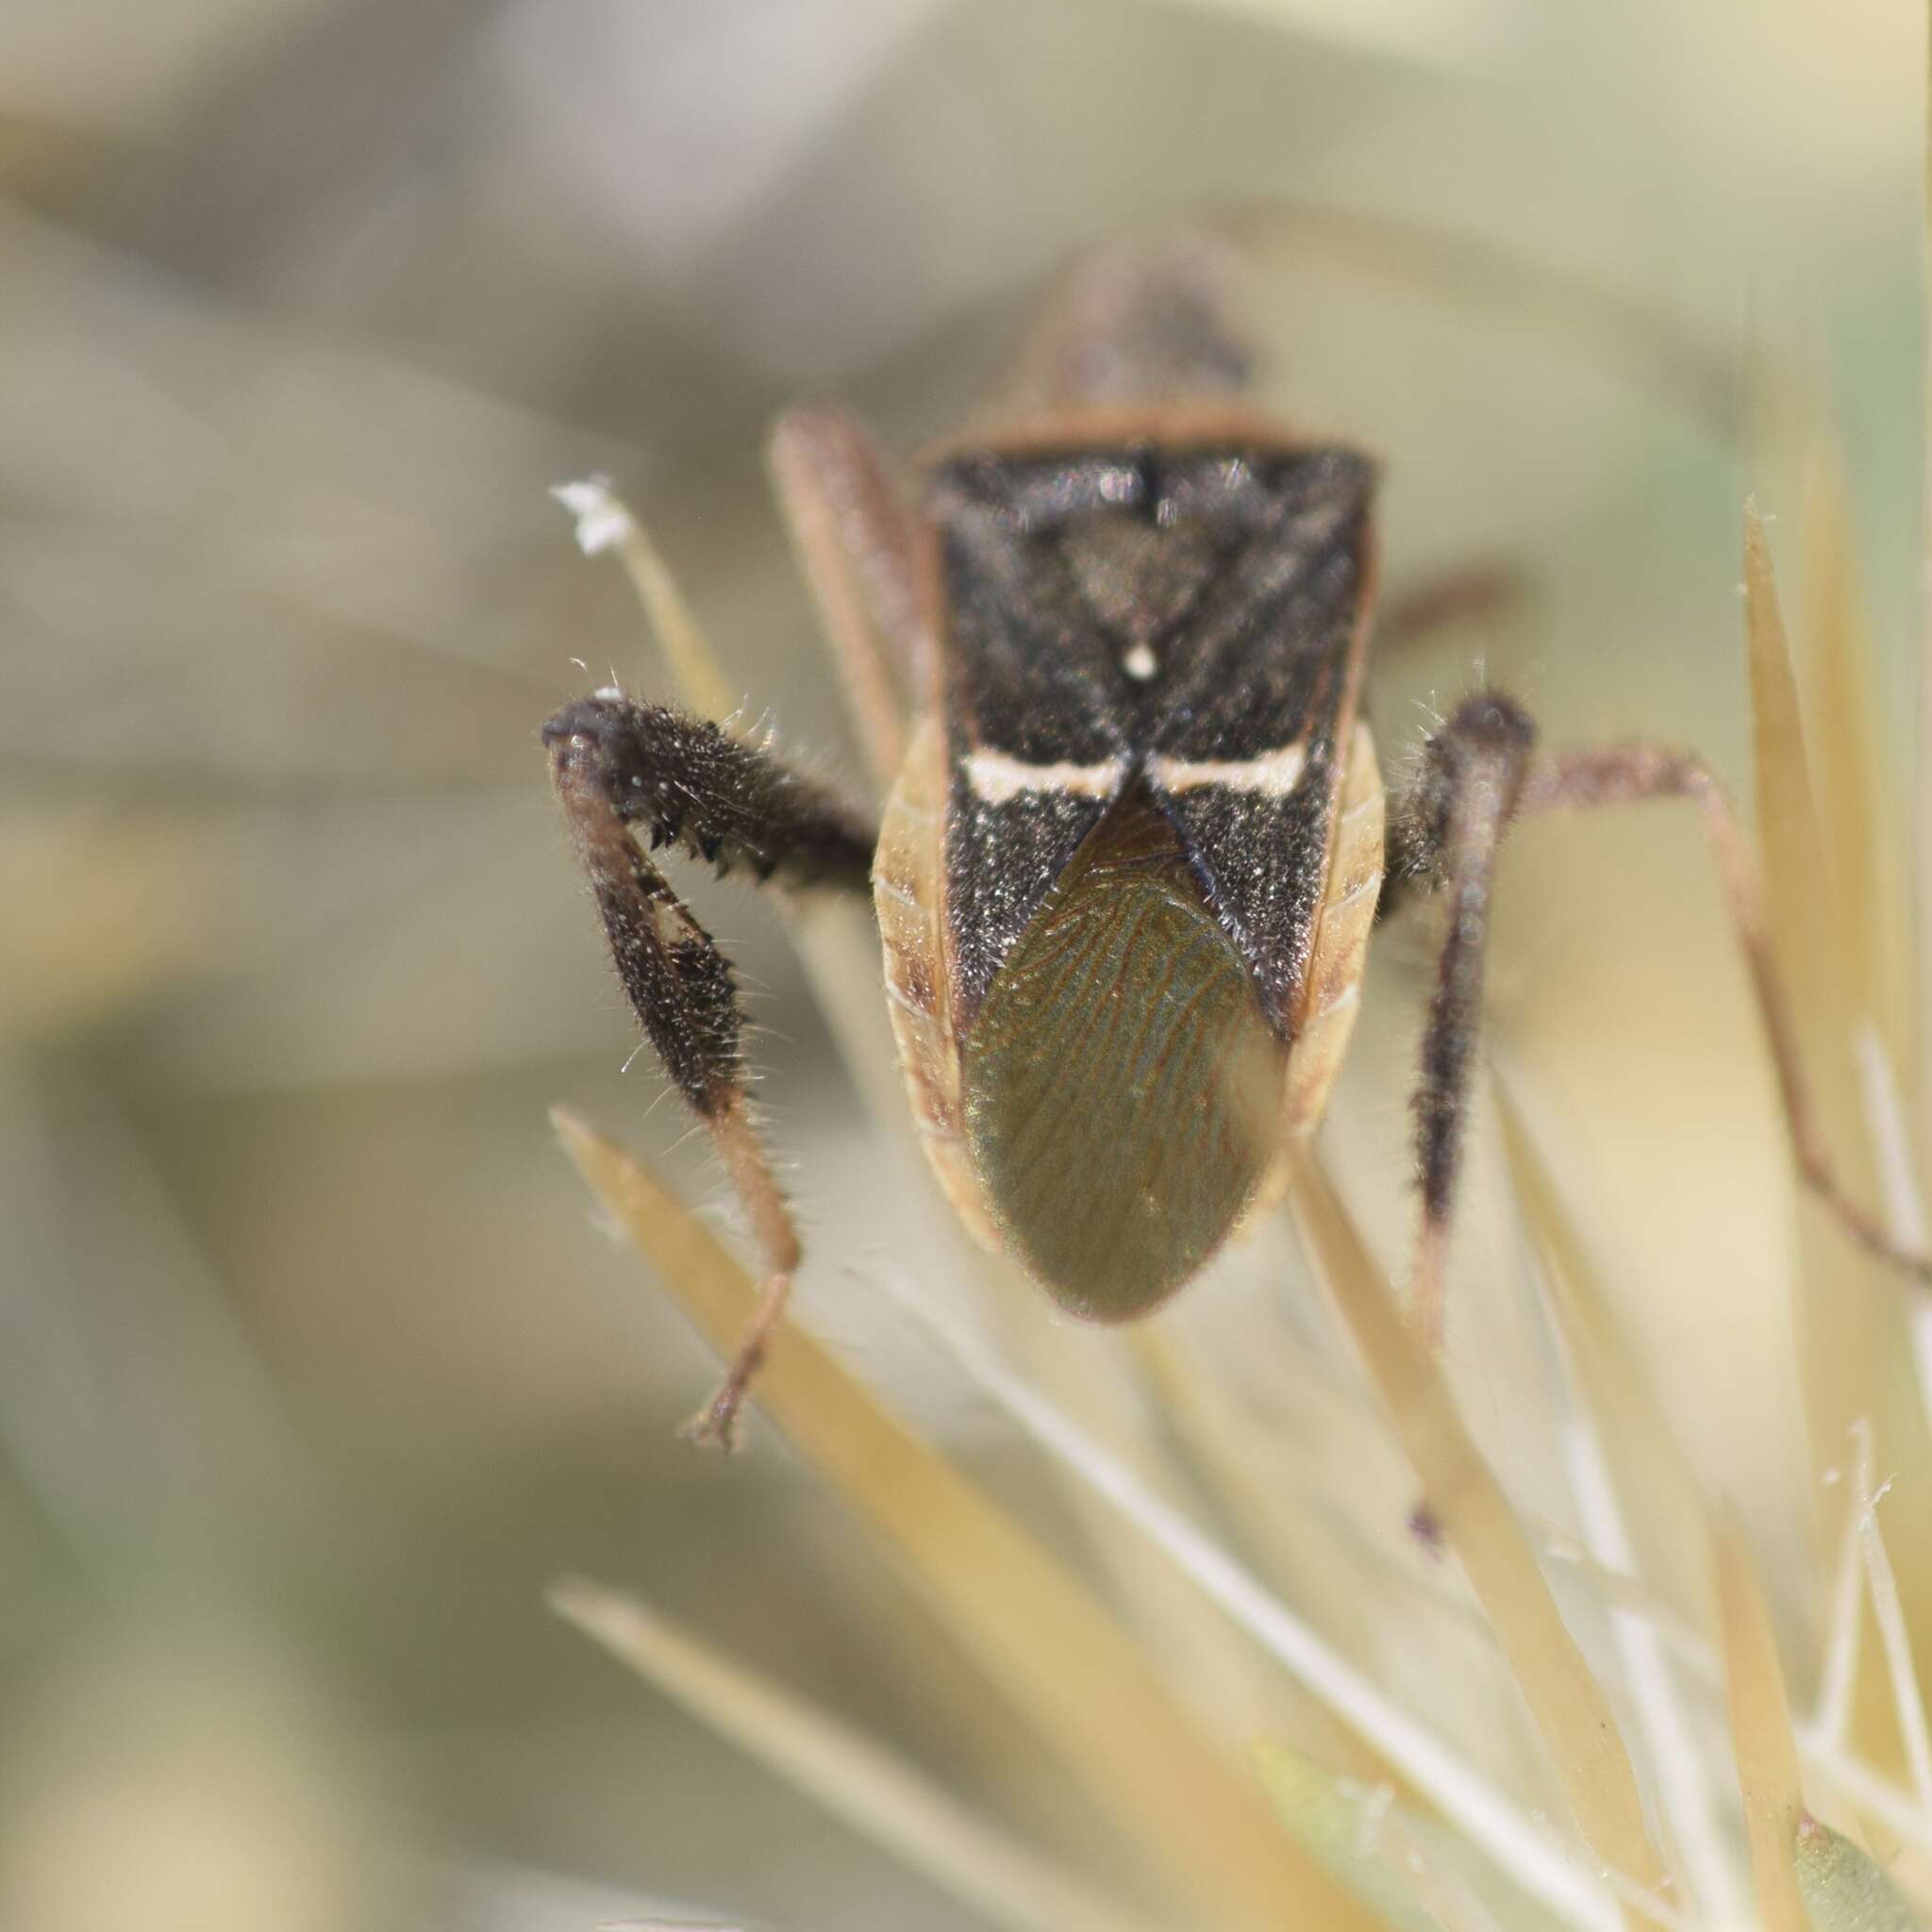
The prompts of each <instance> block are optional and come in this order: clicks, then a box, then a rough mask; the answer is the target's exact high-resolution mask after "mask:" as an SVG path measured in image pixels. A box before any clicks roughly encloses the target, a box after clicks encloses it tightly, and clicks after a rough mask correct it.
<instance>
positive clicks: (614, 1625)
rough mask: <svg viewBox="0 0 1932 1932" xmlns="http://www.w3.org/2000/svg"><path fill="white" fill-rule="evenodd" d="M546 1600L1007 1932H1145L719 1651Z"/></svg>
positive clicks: (669, 1632) (658, 1625)
mask: <svg viewBox="0 0 1932 1932" xmlns="http://www.w3.org/2000/svg"><path fill="white" fill-rule="evenodd" d="M550 1602H551V1607H552V1608H554V1609H555V1610H556V1611H557V1612H558V1615H560V1616H562V1617H563V1618H565V1619H566V1620H567V1621H568V1622H570V1623H572V1624H575V1625H576V1627H577V1628H578V1629H579V1630H581V1631H583V1632H584V1634H585V1635H586V1636H587V1637H591V1638H593V1639H594V1640H595V1641H597V1642H599V1643H601V1644H602V1645H603V1646H604V1647H605V1649H607V1650H608V1651H609V1652H610V1653H611V1655H612V1656H614V1657H618V1658H619V1659H620V1660H621V1661H623V1662H624V1663H626V1664H628V1665H629V1666H630V1667H631V1669H632V1670H634V1671H636V1672H637V1673H638V1674H639V1675H640V1676H641V1677H643V1678H645V1679H646V1680H647V1681H649V1682H650V1683H653V1684H655V1685H657V1686H658V1689H659V1690H661V1691H664V1692H665V1693H666V1694H667V1695H668V1696H670V1697H673V1698H675V1700H676V1701H677V1702H678V1703H679V1704H681V1705H683V1706H684V1707H685V1708H686V1709H687V1710H689V1711H691V1713H692V1714H693V1715H694V1716H696V1717H697V1718H699V1719H701V1720H702V1721H703V1722H704V1723H705V1724H708V1725H709V1726H710V1727H711V1728H712V1729H713V1730H715V1731H717V1732H719V1733H720V1734H721V1735H722V1736H724V1737H726V1738H728V1739H730V1740H731V1741H732V1742H733V1743H735V1744H736V1745H738V1746H739V1748H740V1749H741V1750H742V1751H744V1752H745V1753H747V1754H748V1755H749V1756H751V1757H756V1758H758V1760H759V1762H761V1763H763V1764H765V1765H766V1766H768V1767H769V1768H770V1769H771V1770H773V1771H774V1772H775V1773H776V1774H778V1775H779V1776H780V1777H783V1778H785V1779H787V1780H788V1781H789V1782H791V1784H793V1785H795V1786H797V1788H798V1789H799V1790H802V1791H804V1792H805V1793H806V1795H807V1796H808V1797H810V1798H812V1799H813V1800H815V1801H816V1802H817V1803H818V1804H820V1805H823V1806H824V1808H825V1809H826V1810H828V1811H830V1812H832V1813H833V1814H834V1815H835V1816H836V1817H839V1818H841V1819H842V1820H843V1821H844V1822H845V1823H846V1824H848V1825H850V1826H851V1827H852V1829H853V1830H854V1831H856V1832H858V1833H859V1834H860V1835H861V1836H862V1837H865V1838H869V1839H871V1840H874V1842H875V1843H877V1844H880V1845H883V1846H884V1847H885V1848H886V1850H888V1851H889V1852H891V1853H892V1854H893V1855H894V1856H895V1857H900V1858H903V1859H904V1860H905V1862H906V1863H907V1864H908V1865H910V1866H912V1867H913V1868H914V1869H915V1870H916V1871H919V1872H922V1873H924V1874H925V1875H926V1876H927V1877H928V1878H930V1879H931V1880H932V1881H933V1882H934V1883H935V1884H936V1885H938V1886H939V1887H940V1888H941V1890H945V1891H947V1892H949V1893H951V1894H952V1896H953V1897H955V1898H957V1899H958V1900H960V1901H961V1902H962V1903H963V1904H965V1905H968V1906H971V1907H973V1908H974V1909H975V1910H976V1911H979V1912H981V1913H983V1914H984V1915H985V1916H986V1918H988V1919H989V1920H991V1922H992V1923H993V1924H996V1925H1003V1926H1007V1927H1008V1928H1009V1932H1148V1924H1147V1922H1146V1921H1145V1920H1143V1919H1140V1918H1137V1917H1135V1916H1134V1915H1133V1914H1132V1913H1130V1912H1128V1911H1127V1910H1125V1909H1124V1907H1119V1906H1116V1905H1114V1904H1113V1903H1111V1902H1110V1901H1108V1900H1106V1899H1103V1898H1099V1897H1096V1896H1095V1895H1094V1893H1093V1892H1092V1891H1091V1890H1090V1889H1089V1888H1088V1887H1087V1886H1085V1885H1083V1884H1080V1883H1079V1882H1077V1881H1076V1880H1075V1879H1074V1878H1073V1877H1072V1876H1071V1875H1070V1874H1067V1873H1065V1872H1062V1871H1059V1870H1058V1869H1056V1868H1055V1867H1054V1866H1053V1865H1052V1864H1050V1863H1049V1862H1048V1861H1047V1860H1046V1859H1044V1858H1042V1857H1041V1856H1040V1855H1039V1854H1038V1853H1037V1852H1034V1851H1032V1850H1031V1849H1029V1848H1028V1847H1027V1846H1025V1845H1023V1844H1021V1843H1019V1842H1018V1841H1017V1840H1014V1839H1012V1838H1011V1837H1009V1836H1008V1834H1007V1833H1006V1832H1004V1831H1001V1830H999V1829H998V1828H996V1827H995V1826H994V1825H992V1824H990V1823H989V1822H988V1821H986V1820H985V1819H982V1818H979V1817H976V1816H974V1814H973V1813H972V1812H970V1811H968V1810H967V1809H966V1808H965V1807H963V1806H962V1805H960V1804H959V1803H958V1800H957V1799H955V1798H953V1797H952V1796H951V1795H949V1794H948V1793H947V1792H945V1791H944V1790H941V1789H940V1788H939V1787H938V1786H936V1785H934V1784H933V1783H932V1782H931V1781H930V1780H929V1779H927V1778H926V1777H924V1775H923V1774H920V1773H919V1772H917V1771H915V1770H914V1769H913V1768H912V1767H911V1766H910V1765H908V1764H907V1763H905V1762H904V1761H903V1760H902V1759H900V1758H898V1757H893V1756H892V1755H891V1753H889V1752H886V1751H884V1750H881V1749H880V1748H879V1746H878V1745H876V1744H874V1743H873V1742H871V1741H870V1740H867V1739H865V1738H861V1737H859V1736H858V1735H857V1734H856V1733H854V1732H853V1731H851V1730H849V1729H847V1728H846V1726H845V1725H843V1724H841V1723H839V1721H838V1720H837V1719H836V1718H834V1717H832V1716H830V1715H829V1714H828V1713H827V1712H825V1711H824V1710H821V1709H819V1708H818V1707H815V1706H813V1705H811V1704H808V1703H807V1702H806V1701H805V1700H804V1699H803V1698H799V1697H795V1696H793V1695H792V1694H791V1693H790V1692H789V1691H784V1690H781V1689H780V1688H779V1687H778V1686H777V1685H775V1684H774V1683H772V1682H770V1681H769V1680H768V1679H766V1678H764V1677H761V1676H758V1674H755V1673H753V1672H751V1671H748V1670H746V1669H745V1668H744V1667H743V1666H742V1665H741V1664H738V1663H735V1662H733V1661H732V1660H731V1659H730V1658H729V1657H724V1656H722V1655H720V1653H719V1652H717V1651H716V1650H714V1649H712V1648H711V1646H710V1645H709V1644H708V1643H705V1642H703V1641H701V1640H700V1639H699V1638H697V1637H696V1636H695V1635H693V1634H692V1633H691V1631H689V1630H686V1629H682V1628H680V1627H679V1626H678V1625H677V1624H675V1623H673V1622H672V1621H670V1620H669V1619H668V1618H666V1617H663V1616H661V1615H660V1614H659V1613H658V1612H657V1611H656V1610H654V1609H652V1608H650V1607H649V1606H647V1605H645V1604H641V1603H640V1602H638V1601H637V1600H636V1599H635V1598H634V1597H629V1596H625V1595H623V1594H621V1593H619V1592H618V1591H612V1590H607V1589H604V1588H602V1587H601V1586H599V1585H597V1584H594V1583H588V1582H585V1581H583V1580H581V1579H580V1578H575V1577H572V1578H567V1579H565V1580H564V1581H562V1582H559V1583H558V1584H557V1585H555V1586H554V1587H553V1589H552V1591H551V1592H550Z"/></svg>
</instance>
